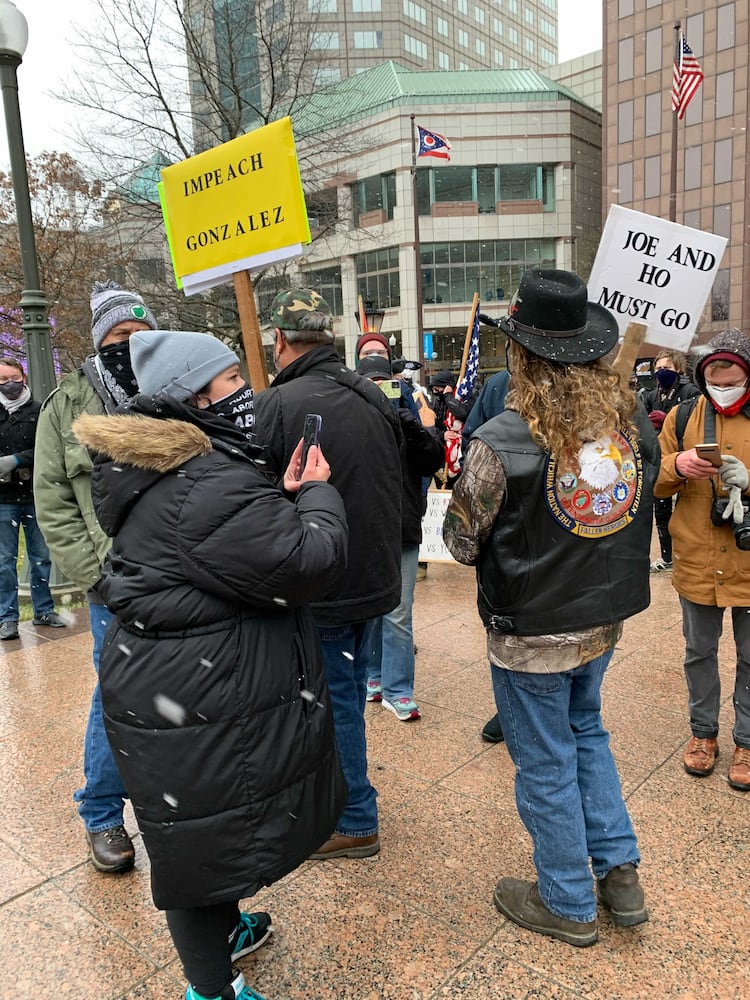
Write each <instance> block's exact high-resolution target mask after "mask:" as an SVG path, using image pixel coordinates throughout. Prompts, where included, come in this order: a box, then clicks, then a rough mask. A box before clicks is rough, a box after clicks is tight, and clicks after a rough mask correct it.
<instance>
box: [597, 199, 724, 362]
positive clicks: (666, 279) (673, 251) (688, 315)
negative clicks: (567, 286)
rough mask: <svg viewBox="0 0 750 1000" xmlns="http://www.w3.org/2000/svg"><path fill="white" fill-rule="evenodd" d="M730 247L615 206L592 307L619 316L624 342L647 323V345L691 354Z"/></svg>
mask: <svg viewBox="0 0 750 1000" xmlns="http://www.w3.org/2000/svg"><path fill="white" fill-rule="evenodd" d="M726 245H727V240H726V238H725V237H723V236H715V235H714V234H713V233H704V232H702V231H701V230H700V229H691V228H690V227H689V226H680V225H678V224H677V223H676V222H668V221H667V220H666V219H658V218H656V216H653V215H646V214H644V213H643V212H634V211H633V210H632V209H630V208H623V207H622V206H621V205H612V206H611V207H610V210H609V215H608V216H607V222H606V225H605V226H604V232H603V233H602V238H601V242H600V243H599V249H598V251H597V254H596V260H595V261H594V266H593V268H592V269H591V277H590V278H589V281H588V289H589V301H590V302H597V303H598V304H599V305H600V306H604V307H605V308H606V309H609V310H610V312H611V313H613V314H614V316H615V318H616V319H617V325H618V327H619V329H620V339H622V338H623V337H624V335H625V331H626V330H627V327H628V324H629V323H631V322H637V323H645V324H646V325H647V326H648V330H647V332H646V342H647V343H650V344H658V345H659V346H660V347H670V348H673V349H674V350H678V351H686V350H687V349H688V347H690V343H691V341H692V339H693V336H694V335H695V330H696V327H697V326H698V322H699V321H700V318H701V313H702V312H703V307H704V306H705V304H706V299H707V298H708V296H709V293H710V291H711V286H712V285H713V283H714V279H715V278H716V274H717V271H718V269H719V264H720V262H721V258H722V255H723V253H724V248H725V247H726Z"/></svg>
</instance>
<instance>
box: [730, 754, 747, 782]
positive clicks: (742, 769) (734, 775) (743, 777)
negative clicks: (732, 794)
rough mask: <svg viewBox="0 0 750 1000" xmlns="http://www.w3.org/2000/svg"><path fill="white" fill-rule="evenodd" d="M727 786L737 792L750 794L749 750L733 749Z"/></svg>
mask: <svg viewBox="0 0 750 1000" xmlns="http://www.w3.org/2000/svg"><path fill="white" fill-rule="evenodd" d="M729 784H730V785H731V786H732V788H736V789H737V791H738V792H750V750H746V749H745V748H744V747H735V748H734V753H733V754H732V763H731V764H730V766H729Z"/></svg>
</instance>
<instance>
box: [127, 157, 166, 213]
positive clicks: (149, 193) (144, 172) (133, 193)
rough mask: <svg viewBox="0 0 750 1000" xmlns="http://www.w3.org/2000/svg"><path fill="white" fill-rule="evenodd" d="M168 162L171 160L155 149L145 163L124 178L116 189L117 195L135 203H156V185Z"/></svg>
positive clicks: (157, 193)
mask: <svg viewBox="0 0 750 1000" xmlns="http://www.w3.org/2000/svg"><path fill="white" fill-rule="evenodd" d="M170 163H171V160H169V159H168V158H167V156H166V154H165V153H162V152H160V151H159V150H157V151H156V152H155V153H154V154H153V155H152V156H151V158H150V159H149V160H147V161H146V163H144V164H143V165H142V166H140V167H138V169H137V170H134V171H133V173H132V174H130V175H129V176H128V177H126V178H125V180H124V181H123V182H122V185H121V186H120V187H118V189H117V193H118V195H119V196H120V197H121V198H126V199H127V200H128V201H130V202H133V203H134V204H136V205H137V204H142V203H143V202H151V203H152V204H154V205H158V204H159V192H158V191H157V189H156V185H157V184H158V183H159V181H160V180H161V172H162V170H163V169H164V167H168V166H169V165H170Z"/></svg>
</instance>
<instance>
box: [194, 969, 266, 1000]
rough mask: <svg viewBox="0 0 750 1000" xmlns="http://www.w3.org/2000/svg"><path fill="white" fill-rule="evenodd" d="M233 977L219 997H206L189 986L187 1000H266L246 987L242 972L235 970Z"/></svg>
mask: <svg viewBox="0 0 750 1000" xmlns="http://www.w3.org/2000/svg"><path fill="white" fill-rule="evenodd" d="M233 975H234V979H233V980H232V981H231V983H227V985H226V986H225V987H224V989H223V990H222V991H221V993H220V994H219V995H218V996H217V997H205V996H203V994H202V993H198V991H197V990H194V989H193V987H192V986H188V988H187V993H186V994H185V1000H265V997H262V996H261V995H260V993H256V992H255V990H254V989H251V988H250V987H249V986H245V977H244V976H243V975H242V973H241V972H238V971H237V970H236V969H235V970H234V973H233Z"/></svg>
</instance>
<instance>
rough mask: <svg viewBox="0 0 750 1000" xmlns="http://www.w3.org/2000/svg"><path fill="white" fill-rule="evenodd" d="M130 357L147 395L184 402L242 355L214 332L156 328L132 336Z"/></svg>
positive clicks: (135, 373)
mask: <svg viewBox="0 0 750 1000" xmlns="http://www.w3.org/2000/svg"><path fill="white" fill-rule="evenodd" d="M130 360H131V363H132V365H133V374H134V375H135V377H136V381H137V382H138V387H139V389H140V390H141V392H142V393H143V395H144V396H156V395H158V394H160V393H164V394H165V395H166V396H170V397H171V398H172V399H176V400H177V401H178V402H184V401H185V400H186V399H190V397H191V396H194V395H195V394H196V393H197V392H199V391H200V390H201V389H204V388H205V387H206V386H207V385H208V383H209V382H210V381H211V379H212V378H215V377H216V376H217V375H220V374H221V373H222V372H223V371H226V370H227V368H229V367H230V365H234V364H239V360H240V359H239V358H238V357H237V355H236V354H235V353H234V351H232V350H230V349H229V348H228V347H227V346H226V344H222V342H221V341H220V340H217V339H216V337H213V336H211V334H210V333H191V332H187V331H184V330H154V331H153V333H146V331H142V332H138V333H134V334H133V335H132V336H131V338H130Z"/></svg>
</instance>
